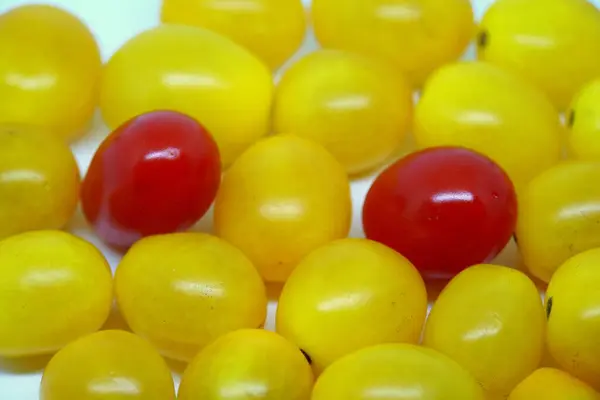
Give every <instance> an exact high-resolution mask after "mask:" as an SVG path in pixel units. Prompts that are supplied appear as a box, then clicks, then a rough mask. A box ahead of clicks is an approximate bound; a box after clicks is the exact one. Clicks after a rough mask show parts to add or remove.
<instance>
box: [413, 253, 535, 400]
mask: <svg viewBox="0 0 600 400" xmlns="http://www.w3.org/2000/svg"><path fill="white" fill-rule="evenodd" d="M545 322H546V320H545V316H544V308H543V306H542V301H541V299H540V295H539V292H538V290H537V288H536V286H535V284H534V283H533V282H532V281H531V280H530V279H529V278H528V277H527V276H526V275H525V274H524V273H522V272H520V271H517V270H515V269H512V268H508V267H501V266H496V265H487V264H480V265H476V266H473V267H470V268H467V269H466V270H464V271H463V272H461V273H460V274H458V275H457V276H456V277H455V278H454V279H452V280H451V281H450V283H449V284H448V285H447V286H446V287H445V288H444V290H443V291H442V293H441V294H440V296H439V298H438V299H437V301H436V302H435V304H434V305H433V308H432V309H431V313H430V314H429V318H428V319H427V324H426V326H425V332H424V336H423V344H424V345H425V346H427V347H431V348H433V349H435V350H437V351H439V352H441V353H444V354H446V355H447V356H449V357H450V358H452V359H453V360H455V361H457V362H458V363H459V364H461V365H462V366H463V367H465V368H466V369H467V370H468V371H470V372H471V373H472V374H473V376H474V377H475V378H476V379H477V381H478V382H479V383H480V384H481V385H482V386H483V388H484V390H485V391H486V392H487V393H488V394H490V395H492V396H494V395H495V396H506V395H508V394H509V393H510V391H511V390H512V389H513V388H514V387H515V386H516V385H517V384H518V383H519V382H520V381H521V380H523V379H524V378H525V377H527V376H528V375H529V374H530V373H531V372H533V370H534V369H535V368H537V366H538V365H539V363H540V360H541V358H542V353H543V349H544V331H545V326H546V324H545Z"/></svg>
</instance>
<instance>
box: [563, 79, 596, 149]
mask: <svg viewBox="0 0 600 400" xmlns="http://www.w3.org/2000/svg"><path fill="white" fill-rule="evenodd" d="M567 126H568V128H569V129H570V133H569V150H570V152H571V155H572V156H573V157H575V158H578V159H590V160H600V79H597V80H595V81H592V82H591V83H589V84H588V85H587V86H585V87H584V88H583V89H582V90H581V92H580V93H579V94H578V95H577V96H575V99H574V100H573V103H572V104H571V107H570V109H569V111H568V112H567Z"/></svg>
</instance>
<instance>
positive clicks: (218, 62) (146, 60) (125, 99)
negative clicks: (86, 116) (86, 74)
mask: <svg viewBox="0 0 600 400" xmlns="http://www.w3.org/2000/svg"><path fill="white" fill-rule="evenodd" d="M272 92H273V83H272V79H271V73H270V71H269V69H268V68H267V67H266V66H265V65H264V64H263V63H262V62H261V61H260V60H259V59H257V58H256V57H254V56H253V55H252V54H251V53H250V52H248V51H247V50H246V49H244V48H242V47H240V46H238V45H236V44H235V43H233V42H232V41H230V40H229V39H227V38H225V37H223V36H220V35H218V34H216V33H214V32H211V31H208V30H206V29H203V28H197V27H191V26H183V25H162V26H158V27H155V28H152V29H150V30H147V31H145V32H142V33H141V34H139V35H137V36H136V37H134V38H133V39H131V40H129V41H128V42H127V43H125V44H124V45H123V47H121V48H120V49H119V50H118V51H117V52H116V53H115V54H114V55H113V56H112V58H111V59H110V60H109V61H108V63H107V64H106V67H105V69H104V76H103V82H102V88H101V91H100V107H101V110H102V115H103V117H104V120H105V121H106V122H107V123H108V125H109V126H110V127H111V128H113V129H114V128H116V127H118V126H120V125H121V124H123V123H124V122H126V121H127V120H129V119H130V118H132V117H135V116H137V115H139V114H143V113H145V112H149V111H154V110H158V109H170V110H175V111H179V112H183V113H185V114H188V115H190V116H191V117H194V118H195V119H197V120H198V121H199V122H200V123H201V124H203V125H204V126H205V127H206V128H207V129H208V130H209V131H210V133H211V134H212V135H213V136H214V138H215V140H216V142H217V144H218V145H219V150H220V152H221V161H222V162H223V164H224V165H229V164H230V163H231V162H232V161H233V160H234V159H235V158H236V157H237V155H238V154H239V153H241V152H242V151H243V150H244V149H245V148H246V147H247V146H248V145H250V144H251V143H253V142H254V141H255V140H256V139H258V138H260V137H261V136H263V135H265V134H266V133H267V131H268V128H269V115H270V109H271V99H272Z"/></svg>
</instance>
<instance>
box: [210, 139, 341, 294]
mask: <svg viewBox="0 0 600 400" xmlns="http://www.w3.org/2000/svg"><path fill="white" fill-rule="evenodd" d="M351 213H352V207H351V199H350V184H349V182H348V177H347V175H346V172H345V171H344V169H343V167H342V166H341V165H340V164H339V163H338V162H337V161H336V160H335V158H333V156H332V155H331V154H330V153H329V152H327V151H326V150H325V149H324V148H323V147H321V146H320V145H318V144H316V143H314V142H312V141H309V140H307V139H303V138H301V137H298V136H294V135H278V136H274V137H270V138H267V139H264V140H261V141H259V142H258V143H256V144H254V145H253V146H252V147H251V148H249V149H248V150H247V151H246V152H244V154H242V156H240V158H239V159H238V160H237V161H236V162H235V163H234V164H233V165H232V167H231V168H230V169H229V171H227V172H226V174H225V176H224V178H223V181H222V183H221V187H220V189H219V192H218V194H217V198H216V200H215V208H214V224H215V230H216V232H217V235H219V236H220V237H222V238H224V239H225V240H227V241H229V242H231V243H233V244H234V245H235V246H237V247H238V248H240V249H241V250H242V251H243V252H244V253H246V255H247V256H248V257H249V258H250V260H252V261H253V262H254V265H255V266H256V267H257V268H258V270H259V271H260V273H261V275H262V276H263V278H264V279H266V280H267V281H277V282H282V281H285V280H286V279H287V277H288V276H289V274H290V273H291V271H292V270H293V269H294V267H295V266H296V264H297V263H298V262H299V261H300V260H301V259H302V258H303V257H304V256H305V255H306V254H308V253H309V252H310V251H311V250H313V249H315V248H316V247H318V246H320V245H323V244H325V243H327V242H330V241H331V240H334V239H338V238H342V237H345V236H346V235H347V234H348V231H349V230H350V219H351Z"/></svg>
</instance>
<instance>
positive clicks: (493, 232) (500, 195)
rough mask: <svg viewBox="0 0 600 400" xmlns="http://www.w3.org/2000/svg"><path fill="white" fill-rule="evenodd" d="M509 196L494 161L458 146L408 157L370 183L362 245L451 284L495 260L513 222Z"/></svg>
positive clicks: (511, 190) (511, 192) (513, 202)
mask: <svg viewBox="0 0 600 400" xmlns="http://www.w3.org/2000/svg"><path fill="white" fill-rule="evenodd" d="M516 217H517V199H516V194H515V189H514V187H513V185H512V183H511V181H510V179H509V178H508V176H507V175H506V173H505V172H504V171H503V170H502V169H501V168H500V167H498V165H496V164H495V163H494V162H493V161H491V160H490V159H488V158H486V157H485V156H483V155H480V154H478V153H475V152H472V151H470V150H467V149H463V148H459V147H435V148H430V149H426V150H423V151H420V152H417V153H413V154H411V155H409V156H407V157H405V158H403V159H400V160H399V161H397V162H396V163H395V164H392V165H391V166H390V167H388V168H387V169H386V170H385V171H384V172H383V173H381V174H380V175H379V176H378V177H377V178H376V179H375V181H374V182H373V185H372V186H371V188H370V190H369V192H368V193H367V196H366V199H365V204H364V206H363V227H364V230H365V234H366V236H367V238H369V239H372V240H376V241H378V242H381V243H383V244H385V245H387V246H390V247H391V248H393V249H395V250H396V251H398V252H399V253H401V254H402V255H404V256H405V257H407V258H408V259H409V260H410V261H411V262H412V263H413V264H414V265H415V266H416V267H417V268H418V269H419V270H420V271H421V273H423V274H424V276H425V277H429V278H431V277H449V276H453V275H455V274H456V273H458V272H460V271H461V270H463V269H464V268H466V267H468V266H470V265H474V264H477V263H482V262H488V261H490V260H491V259H493V258H494V257H495V256H496V255H497V254H498V253H499V252H500V251H501V250H502V249H503V248H504V246H505V245H506V243H507V242H508V241H509V239H510V237H511V235H512V233H513V230H514V227H515V223H516Z"/></svg>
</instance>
